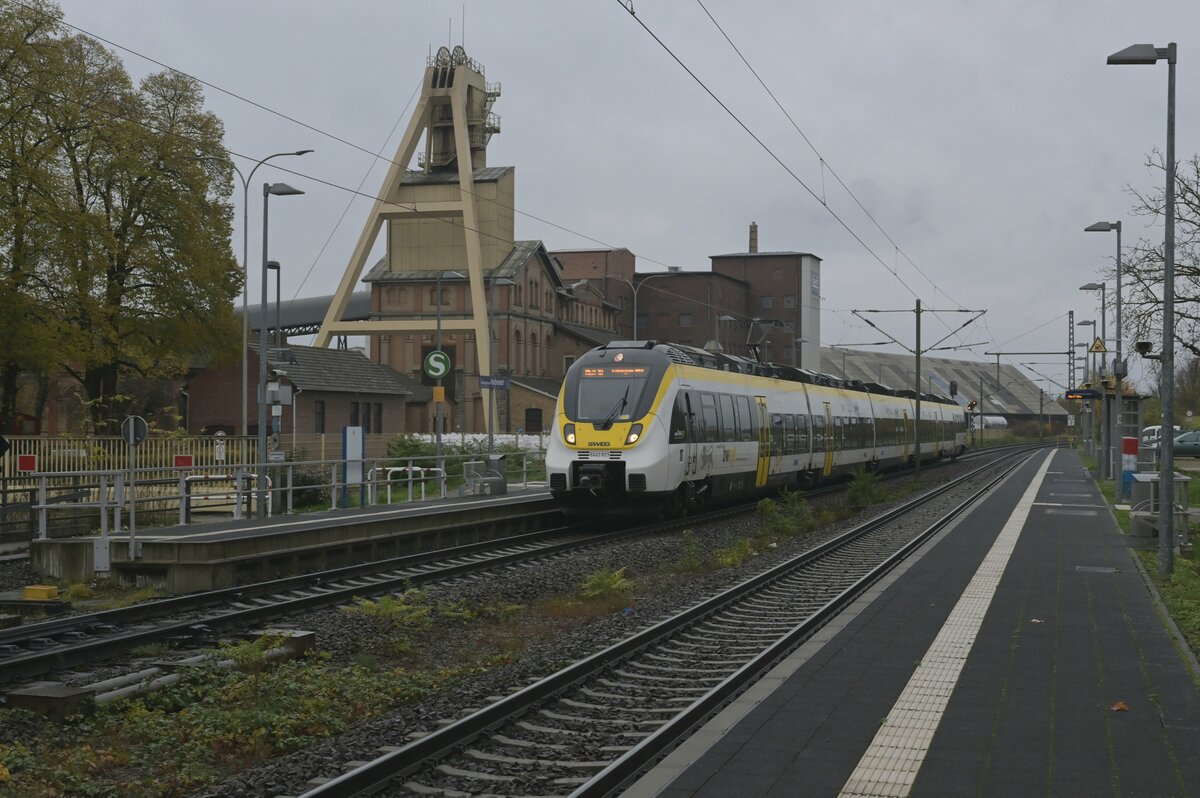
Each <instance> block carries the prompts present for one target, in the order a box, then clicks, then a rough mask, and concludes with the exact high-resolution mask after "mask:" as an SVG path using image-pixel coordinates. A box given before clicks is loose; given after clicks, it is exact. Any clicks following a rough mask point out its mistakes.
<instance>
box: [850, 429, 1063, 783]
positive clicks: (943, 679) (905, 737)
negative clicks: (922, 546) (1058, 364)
mask: <svg viewBox="0 0 1200 798" xmlns="http://www.w3.org/2000/svg"><path fill="white" fill-rule="evenodd" d="M1053 456H1054V453H1053V452H1051V453H1048V454H1047V455H1046V459H1045V461H1044V462H1043V463H1042V465H1041V467H1040V468H1039V469H1038V472H1037V474H1036V475H1034V478H1033V482H1031V483H1030V485H1029V488H1028V489H1027V490H1026V491H1025V494H1024V495H1023V496H1022V497H1021V499H1020V501H1018V502H1017V506H1016V508H1015V509H1014V510H1013V513H1012V515H1010V516H1009V517H1008V521H1006V522H1005V524H1004V528H1003V529H1001V530H1000V534H999V535H998V536H997V537H996V542H995V543H994V544H992V548H991V551H989V552H988V553H987V556H986V557H984V558H983V563H981V564H980V566H979V569H978V570H977V571H976V572H975V576H973V577H972V578H971V583H970V584H969V585H967V589H966V590H964V591H963V594H962V596H961V597H960V598H959V600H958V603H957V604H956V605H954V609H953V610H951V611H950V617H948V618H947V619H946V623H945V625H943V626H942V630H941V631H940V632H938V636H937V637H936V638H935V639H934V641H933V644H932V645H930V646H929V650H928V651H926V652H925V656H924V657H922V658H921V663H920V664H919V665H918V666H917V669H916V670H915V671H914V672H913V675H912V678H911V679H909V680H908V684H907V685H906V686H905V688H904V692H902V693H901V694H900V698H899V699H897V701H896V705H895V706H894V707H892V711H891V712H890V713H888V716H887V718H886V719H884V721H883V725H882V726H881V727H880V729H879V731H878V732H877V733H876V735H875V739H874V740H872V741H871V745H870V746H869V747H868V748H867V751H866V753H864V754H863V756H862V759H860V760H859V762H858V767H856V768H855V769H854V772H853V773H851V774H850V778H849V779H847V780H846V784H845V785H844V786H843V787H842V791H841V793H839V798H882V797H883V796H887V798H902V797H903V796H906V795H908V793H909V791H910V790H912V786H913V781H914V780H915V779H916V777H917V772H918V771H919V770H920V769H921V764H922V763H923V762H924V761H925V754H926V753H927V752H928V751H929V745H930V743H932V742H933V735H934V733H935V732H936V731H937V727H938V724H939V723H941V720H942V716H943V714H944V713H945V711H946V705H947V704H948V703H949V702H950V694H951V693H953V692H954V686H955V685H956V684H957V683H958V677H959V674H960V673H962V668H963V665H964V664H965V663H966V661H967V657H968V656H969V655H970V653H971V647H972V646H974V644H975V638H976V637H977V636H978V634H979V627H980V625H982V623H983V616H984V615H986V614H987V611H988V607H989V606H991V603H992V597H993V596H995V595H996V587H997V586H998V585H999V584H1000V577H1002V576H1003V575H1004V569H1005V567H1006V566H1007V565H1008V561H1009V559H1010V558H1011V557H1012V553H1013V549H1014V548H1016V545H1017V538H1018V537H1020V535H1021V530H1022V529H1023V528H1024V527H1025V522H1026V521H1027V520H1028V518H1029V511H1030V510H1031V509H1032V508H1033V504H1034V501H1033V500H1034V498H1035V497H1036V496H1037V492H1038V489H1039V488H1041V486H1042V481H1043V480H1044V479H1045V478H1046V471H1047V469H1048V468H1049V466H1050V460H1051V458H1052V457H1053Z"/></svg>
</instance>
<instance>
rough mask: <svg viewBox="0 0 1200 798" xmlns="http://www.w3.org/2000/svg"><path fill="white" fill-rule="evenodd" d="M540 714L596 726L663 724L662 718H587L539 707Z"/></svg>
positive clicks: (550, 717)
mask: <svg viewBox="0 0 1200 798" xmlns="http://www.w3.org/2000/svg"><path fill="white" fill-rule="evenodd" d="M538 714H539V715H541V716H542V717H543V718H549V719H550V720H557V721H561V722H563V723H588V724H592V725H595V726H626V727H627V726H642V727H649V728H658V727H659V726H661V725H663V721H661V720H632V719H625V718H615V719H614V718H586V717H581V716H579V715H564V714H563V713H561V712H555V711H554V710H552V709H539V710H538Z"/></svg>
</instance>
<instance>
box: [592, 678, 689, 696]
mask: <svg viewBox="0 0 1200 798" xmlns="http://www.w3.org/2000/svg"><path fill="white" fill-rule="evenodd" d="M596 684H602V685H604V686H605V687H613V688H615V689H617V690H657V691H668V692H672V693H686V694H688V695H704V694H705V693H707V692H708V688H705V687H693V686H691V685H687V686H684V687H674V686H671V685H662V684H635V683H633V682H615V681H613V680H611V679H597V680H596Z"/></svg>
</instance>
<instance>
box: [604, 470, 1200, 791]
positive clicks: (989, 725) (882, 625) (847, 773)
mask: <svg viewBox="0 0 1200 798" xmlns="http://www.w3.org/2000/svg"><path fill="white" fill-rule="evenodd" d="M1130 543H1131V540H1130V539H1129V538H1127V537H1126V536H1124V535H1122V534H1121V533H1120V531H1119V529H1118V528H1117V526H1116V523H1115V520H1114V518H1113V517H1112V515H1111V513H1110V512H1109V510H1108V508H1107V507H1106V505H1105V504H1104V501H1103V498H1102V496H1101V494H1100V492H1099V490H1098V489H1097V488H1096V486H1095V485H1094V484H1093V483H1092V481H1091V479H1090V478H1089V476H1088V475H1087V473H1086V472H1085V471H1084V469H1083V467H1082V465H1081V463H1080V460H1079V458H1078V456H1077V455H1076V454H1075V453H1074V452H1073V451H1070V450H1058V451H1055V452H1053V453H1049V454H1047V453H1039V454H1036V455H1035V456H1034V457H1033V458H1032V459H1031V460H1029V461H1028V462H1026V463H1025V464H1024V465H1023V466H1021V468H1020V469H1018V470H1017V471H1016V472H1015V473H1014V474H1013V475H1012V476H1010V477H1009V478H1008V479H1007V480H1006V481H1005V482H1004V483H1003V484H1001V485H999V486H998V487H997V488H995V489H994V490H993V491H992V493H991V495H990V496H989V497H987V498H986V499H985V500H984V501H983V502H982V503H980V504H979V505H977V506H976V509H975V510H974V511H973V512H972V513H971V514H970V515H968V516H966V517H965V518H962V519H960V520H959V521H958V522H957V523H956V524H955V525H954V526H952V527H950V528H949V529H947V530H945V531H943V532H942V533H941V534H940V535H939V536H938V537H937V538H935V539H934V540H933V541H931V542H930V544H928V545H927V546H926V547H925V548H924V549H923V553H922V554H921V556H920V557H919V559H916V560H910V561H909V562H908V563H907V564H906V565H905V566H903V567H902V568H899V569H897V570H896V571H895V572H894V573H893V574H892V575H890V576H889V578H888V579H887V580H886V582H885V583H882V584H881V585H879V586H878V587H877V588H876V589H874V590H872V591H871V592H870V593H869V594H867V595H864V596H863V597H861V598H860V599H859V601H858V602H856V604H855V605H854V607H852V608H851V609H850V610H848V611H847V612H846V613H843V615H842V616H841V617H839V618H838V619H837V620H836V621H834V622H833V623H831V624H829V625H828V626H827V627H826V628H825V629H823V630H822V631H821V632H820V633H819V634H818V635H817V636H816V637H814V638H813V639H812V640H810V641H809V642H808V643H806V644H805V645H804V646H802V647H801V648H800V649H798V650H797V651H796V652H795V653H793V655H791V656H790V657H789V658H788V659H787V660H786V661H784V662H783V663H781V664H780V665H779V666H778V667H777V668H776V669H775V670H774V671H773V672H772V673H771V674H770V675H769V676H767V677H766V678H764V679H763V680H761V681H760V682H759V683H758V684H757V685H755V686H754V687H752V688H751V689H750V690H749V691H747V692H746V693H745V694H744V695H743V696H742V697H741V698H740V699H739V700H738V701H736V702H735V703H733V704H731V705H730V706H729V707H727V708H726V709H725V710H724V711H723V712H722V713H720V714H719V715H717V716H716V717H715V718H713V719H712V720H711V721H710V722H709V723H708V724H707V725H706V726H704V727H703V728H702V729H701V730H700V731H699V732H698V733H697V734H696V735H694V736H693V737H692V738H691V739H690V740H689V741H688V742H687V743H685V744H684V745H682V746H680V748H678V749H677V750H676V751H675V752H673V753H672V754H671V755H669V756H668V757H667V758H666V759H664V760H663V761H662V762H661V763H660V764H659V765H658V767H656V768H655V770H654V771H652V772H651V773H649V774H647V775H646V776H645V777H643V778H642V779H641V780H640V781H638V782H637V783H636V784H634V785H632V786H631V787H630V788H629V789H628V790H626V792H625V793H623V795H624V796H625V798H630V797H631V796H633V797H634V798H644V796H652V795H659V796H664V797H665V798H685V797H686V796H705V797H711V798H728V797H729V796H778V797H779V798H783V796H789V797H793V796H842V795H844V796H875V795H913V796H960V795H962V796H966V795H971V796H1025V795H1043V796H1046V795H1048V796H1196V795H1200V690H1198V688H1197V681H1196V679H1197V673H1196V667H1197V666H1196V662H1195V658H1194V657H1193V656H1192V655H1191V653H1190V652H1188V651H1187V650H1186V648H1183V649H1182V650H1181V647H1180V644H1179V643H1178V642H1177V641H1176V639H1175V637H1174V636H1173V634H1172V631H1171V629H1170V628H1169V625H1168V624H1167V623H1165V622H1164V619H1163V615H1162V613H1161V612H1160V610H1159V607H1158V605H1157V604H1156V601H1155V598H1154V596H1153V594H1152V593H1151V591H1150V590H1149V589H1148V587H1147V585H1146V582H1145V580H1144V578H1143V575H1142V573H1141V572H1140V571H1139V569H1138V566H1137V564H1136V563H1135V561H1134V558H1133V552H1132V550H1131V549H1130V548H1129V544H1130Z"/></svg>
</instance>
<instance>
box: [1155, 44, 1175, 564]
mask: <svg viewBox="0 0 1200 798" xmlns="http://www.w3.org/2000/svg"><path fill="white" fill-rule="evenodd" d="M1166 216H1167V218H1166V225H1167V227H1166V233H1165V237H1164V240H1163V248H1164V250H1165V251H1164V253H1163V256H1164V257H1163V267H1164V268H1163V351H1162V412H1163V420H1162V423H1163V435H1162V438H1161V440H1162V444H1161V448H1162V476H1161V479H1162V505H1161V506H1160V507H1159V523H1158V572H1159V574H1160V575H1162V576H1165V577H1166V576H1170V575H1171V572H1172V571H1173V570H1174V569H1175V561H1174V558H1175V551H1174V548H1175V406H1174V405H1175V402H1174V399H1175V396H1174V395H1175V384H1174V383H1175V42H1171V43H1170V44H1168V45H1167V214H1166Z"/></svg>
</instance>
